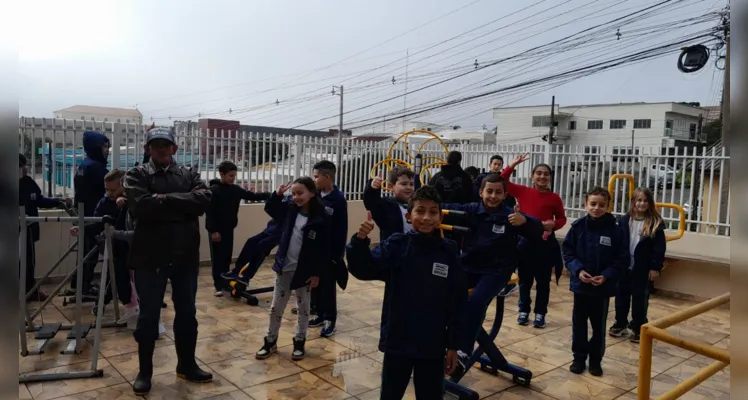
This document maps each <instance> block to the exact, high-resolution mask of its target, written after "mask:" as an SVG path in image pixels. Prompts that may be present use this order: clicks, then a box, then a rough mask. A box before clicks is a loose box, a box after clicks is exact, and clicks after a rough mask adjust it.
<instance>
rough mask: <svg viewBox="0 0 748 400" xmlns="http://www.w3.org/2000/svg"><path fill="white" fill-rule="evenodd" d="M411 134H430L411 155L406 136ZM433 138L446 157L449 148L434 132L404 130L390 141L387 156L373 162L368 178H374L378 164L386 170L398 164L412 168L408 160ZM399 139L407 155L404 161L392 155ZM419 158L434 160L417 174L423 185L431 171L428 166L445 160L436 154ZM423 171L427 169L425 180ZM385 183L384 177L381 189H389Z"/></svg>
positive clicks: (434, 165) (436, 164)
mask: <svg viewBox="0 0 748 400" xmlns="http://www.w3.org/2000/svg"><path fill="white" fill-rule="evenodd" d="M413 134H424V135H429V136H431V137H430V138H429V139H427V140H425V141H424V142H423V143H421V145H420V146H418V151H417V153H416V155H413V154H412V153H411V152H410V149H409V145H408V136H410V135H413ZM434 140H436V141H438V142H439V144H441V147H442V148H443V149H444V154H445V158H446V155H447V154H449V148H447V145H446V143H444V141H443V140H442V139H441V138H440V137H439V136H437V135H436V134H434V133H433V132H431V131H426V130H422V129H414V130H412V131H408V132H405V133H403V134H401V135H400V136H398V137H397V139H395V141H394V142H393V143H392V145H390V148H389V149H388V150H387V157H386V158H385V159H384V160H382V161H379V162H378V163H376V164H374V166H372V167H371V170H370V173H369V176H370V178H371V179H374V178H375V177H376V176H377V169H378V168H379V167H380V166H384V169H385V170H387V171H389V170H391V169H392V168H393V165H395V166H400V167H406V168H409V169H411V170H413V169H414V164H413V163H411V162H409V161H414V160H415V159H416V157H417V156H418V154H421V152H422V151H423V150H424V148H425V147H426V144H428V143H429V142H431V141H434ZM400 141H402V142H403V146H404V152H405V154H406V155H407V156H408V158H409V161H406V160H403V159H399V158H395V156H394V152H395V151H396V147H397V145H398V143H400ZM421 160H422V161H423V162H426V161H427V160H434V161H432V162H430V163H427V164H426V165H424V166H423V167H421V171H420V172H419V174H418V179H419V181H420V182H421V185H425V184H426V183H427V182H428V180H429V179H431V171H428V170H429V169H430V168H434V167H436V166H439V165H442V164H446V161H444V159H443V158H440V157H438V156H423V157H422V158H421ZM424 171H428V172H427V173H428V178H426V179H425V181H424V176H423V175H424ZM386 183H387V180H386V179H384V180H383V181H382V190H389V189H387V185H386Z"/></svg>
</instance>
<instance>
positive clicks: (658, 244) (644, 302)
mask: <svg viewBox="0 0 748 400" xmlns="http://www.w3.org/2000/svg"><path fill="white" fill-rule="evenodd" d="M619 225H620V227H621V229H622V230H623V237H624V238H628V239H629V255H630V256H631V264H629V265H628V269H626V270H625V271H623V273H622V274H621V281H620V283H619V285H618V294H616V323H615V324H613V326H612V327H610V331H609V332H608V333H609V334H610V336H613V337H624V336H627V335H629V331H630V334H631V338H630V340H631V342H633V343H639V330H640V328H641V326H642V325H644V324H646V323H647V322H648V320H647V308H648V307H649V282H650V281H654V280H655V279H657V278H658V277H659V276H660V271H661V270H662V264H663V263H664V262H665V249H666V242H665V225H664V224H663V223H662V216H660V213H658V212H657V209H656V208H655V202H654V195H653V194H652V191H651V190H649V189H647V188H638V189H636V190H634V193H633V195H632V196H631V208H630V209H629V212H628V214H626V215H624V216H623V217H622V218H621V222H620V224H619ZM629 308H630V309H631V323H629V321H628V316H629Z"/></svg>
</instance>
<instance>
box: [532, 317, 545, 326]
mask: <svg viewBox="0 0 748 400" xmlns="http://www.w3.org/2000/svg"><path fill="white" fill-rule="evenodd" d="M532 326H534V327H535V328H538V329H543V328H545V314H535V320H534V321H532Z"/></svg>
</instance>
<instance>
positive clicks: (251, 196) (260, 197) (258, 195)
mask: <svg viewBox="0 0 748 400" xmlns="http://www.w3.org/2000/svg"><path fill="white" fill-rule="evenodd" d="M234 186H235V187H236V189H234V190H235V191H236V192H238V195H239V196H238V197H239V199H240V200H246V201H267V200H268V199H269V198H270V196H272V195H273V194H272V193H270V192H253V191H251V190H247V189H244V188H243V187H241V186H237V185H234Z"/></svg>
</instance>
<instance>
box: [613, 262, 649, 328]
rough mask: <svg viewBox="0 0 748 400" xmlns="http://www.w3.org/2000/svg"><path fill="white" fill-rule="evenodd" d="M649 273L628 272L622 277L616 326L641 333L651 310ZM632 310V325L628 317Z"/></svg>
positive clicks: (617, 302) (617, 303) (619, 286)
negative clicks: (649, 309) (648, 311)
mask: <svg viewBox="0 0 748 400" xmlns="http://www.w3.org/2000/svg"><path fill="white" fill-rule="evenodd" d="M648 273H649V271H638V270H637V271H626V272H625V273H623V274H622V275H621V280H620V281H619V283H618V294H617V295H616V325H618V326H620V327H628V328H629V329H631V330H632V331H634V332H635V333H639V330H640V329H641V327H642V325H644V324H646V323H647V322H649V320H647V309H648V308H649V275H648ZM629 310H631V323H630V324H629V320H628V316H629Z"/></svg>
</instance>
